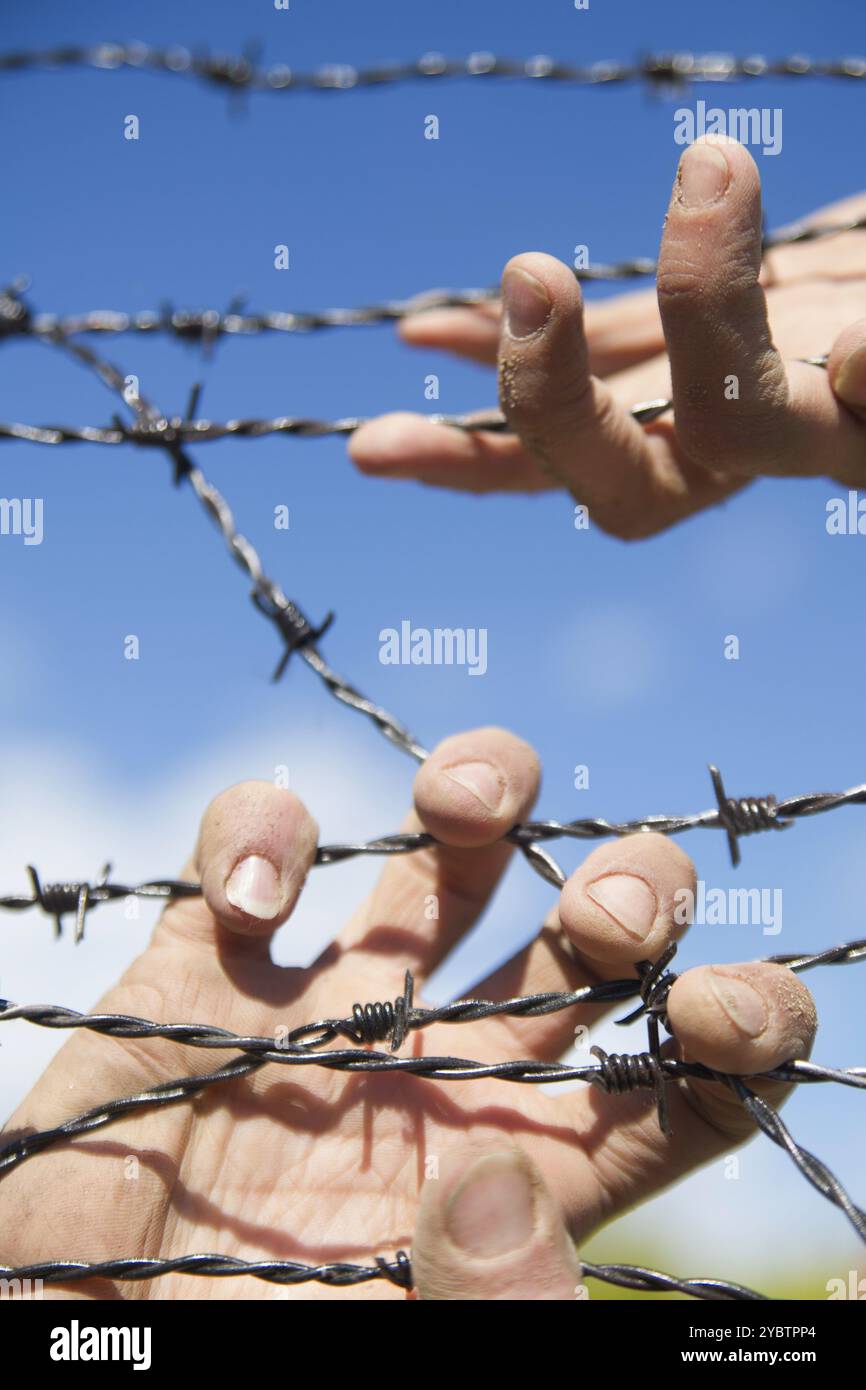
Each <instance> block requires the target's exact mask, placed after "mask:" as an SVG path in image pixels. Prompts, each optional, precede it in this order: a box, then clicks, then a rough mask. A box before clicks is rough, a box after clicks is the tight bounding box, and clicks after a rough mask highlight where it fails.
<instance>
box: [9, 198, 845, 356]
mask: <svg viewBox="0 0 866 1390" xmlns="http://www.w3.org/2000/svg"><path fill="white" fill-rule="evenodd" d="M864 230H866V217H856V218H851V219H850V220H848V221H846V222H828V223H808V222H802V223H794V224H792V225H791V226H789V227H786V228H783V229H781V230H780V231H778V232H774V233H772V234H770V235H769V236H765V237H764V240H763V243H762V245H763V250H764V252H765V253H766V252H768V251H773V250H777V249H778V248H779V247H782V246H797V245H802V244H804V243H806V242H813V241H818V240H820V239H824V238H827V237H837V236H842V235H845V234H847V233H850V232H859V231H864ZM657 270H658V262H657V261H655V260H653V259H651V258H650V257H646V256H638V257H633V258H631V259H629V260H623V261H618V262H615V263H613V264H605V263H599V264H597V265H588V266H582V267H575V268H574V276H575V279H576V280H579V281H584V282H601V281H608V280H610V281H619V280H631V279H641V278H645V277H646V276H650V275H655V273H656V271H657ZM26 288H27V282H26V280H25V279H20V280H18V281H16V282H15V283H14V285H13V287H12V290H11V291H6V292H4V293H2V294H0V340H2V339H3V338H10V337H18V338H28V337H32V338H40V337H58V336H59V337H63V338H71V337H76V336H79V335H81V334H86V333H100V334H109V333H114V334H118V333H144V334H151V335H153V334H158V333H167V334H171V335H172V336H174V337H176V338H178V339H180V340H181V341H182V342H187V343H193V344H197V345H201V346H204V347H210V346H212V345H213V344H214V343H215V342H216V341H217V340H218V339H220V338H223V337H239V338H250V337H255V336H257V335H260V334H263V333H301V334H303V333H311V332H316V331H318V330H321V329H326V328H356V327H369V326H372V325H377V324H382V323H394V322H399V321H400V320H401V319H404V318H408V317H410V316H411V315H415V314H422V313H428V312H430V311H431V310H434V309H456V308H477V307H478V305H480V304H489V303H491V302H493V301H495V300H497V299H498V298H499V295H500V287H499V285H492V286H489V287H488V288H486V289H464V290H426V291H422V292H421V293H419V294H416V295H413V296H411V297H410V298H408V299H392V300H386V301H385V302H384V303H381V304H368V305H362V306H360V307H356V308H344V309H317V310H300V311H291V310H281V309H269V310H266V311H264V312H261V313H243V312H241V307H242V304H243V300H242V299H241V298H240V297H239V296H236V297H235V299H234V300H233V302H232V305H231V307H230V308H229V309H227V310H225V311H221V310H219V309H197V310H191V309H172V308H170V307H168V306H166V307H163V308H162V309H161V310H159V311H155V310H151V309H142V310H139V311H138V312H136V313H125V312H123V311H122V310H117V309H91V310H88V311H86V312H85V313H81V314H50V313H39V314H32V313H30V312H29V311H28V310H27V308H26V306H24V304H23V301H22V300H21V297H20V296H21V293H22V292H23V290H24V289H26Z"/></svg>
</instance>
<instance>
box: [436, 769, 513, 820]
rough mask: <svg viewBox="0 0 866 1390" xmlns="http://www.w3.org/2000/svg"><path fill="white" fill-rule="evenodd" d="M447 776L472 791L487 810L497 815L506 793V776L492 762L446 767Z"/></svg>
mask: <svg viewBox="0 0 866 1390" xmlns="http://www.w3.org/2000/svg"><path fill="white" fill-rule="evenodd" d="M445 776H446V777H450V778H451V781H452V782H456V783H457V785H458V786H460V787H463V788H464V789H465V790H466V791H468V792H471V793H472V795H473V796H474V797H476V799H477V800H478V801H480V802H481V805H482V806H483V807H484V808H485V810H487V811H490V812H491V814H493V815H495V814H496V812H497V811H498V810H499V807H500V806H501V805H502V798H503V796H504V795H505V778H504V777H503V775H502V773H501V772H500V771H499V769H498V768H495V767H493V765H492V764H491V763H459V764H458V765H457V767H448V768H446V769H445Z"/></svg>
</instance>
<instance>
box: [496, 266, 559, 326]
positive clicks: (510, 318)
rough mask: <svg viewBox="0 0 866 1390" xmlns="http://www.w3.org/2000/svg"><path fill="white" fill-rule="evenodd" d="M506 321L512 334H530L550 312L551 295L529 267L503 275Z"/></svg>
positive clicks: (542, 323) (541, 324)
mask: <svg viewBox="0 0 866 1390" xmlns="http://www.w3.org/2000/svg"><path fill="white" fill-rule="evenodd" d="M502 300H503V303H504V305H505V321H506V324H507V326H508V332H509V334H510V335H511V337H512V338H529V337H530V336H531V335H532V334H533V333H537V332H538V330H539V328H543V327H544V325H545V323H546V322H547V316H548V314H549V313H550V297H549V295H548V293H547V290H546V289H545V287H544V285H542V283H541V281H540V280H536V278H535V276H534V275H530V274H529V273H528V271H525V270H518V269H517V268H516V267H515V268H514V269H513V270H508V271H506V273H505V275H504V276H503V279H502Z"/></svg>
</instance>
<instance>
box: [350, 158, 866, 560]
mask: <svg viewBox="0 0 866 1390" xmlns="http://www.w3.org/2000/svg"><path fill="white" fill-rule="evenodd" d="M864 213H866V195H863V194H859V195H857V196H856V197H853V198H850V199H847V200H846V201H844V202H841V203H837V204H835V205H833V206H831V207H827V208H823V209H821V210H820V211H819V212H817V213H815V214H814V216H812V217H810V218H809V219H806V220H808V221H809V222H810V223H815V224H819V223H823V224H832V223H840V222H841V223H846V222H848V221H851V220H854V219H855V218H858V217H862V216H863V215H864ZM761 242H762V216H761V188H760V178H759V175H758V170H757V168H756V166H755V163H754V161H753V159H752V157H751V155H750V154H749V153H748V152H747V150H746V149H745V148H744V147H743V146H741V145H739V144H738V143H737V142H736V141H734V140H728V139H725V138H724V137H713V136H710V137H706V138H705V139H703V140H700V141H698V142H696V143H695V144H694V145H692V146H690V147H689V148H688V149H687V150H686V151H685V153H684V154H683V156H682V159H681V161H680V167H679V170H678V173H677V178H676V181H675V183H674V188H673V194H672V197H671V202H670V207H669V211H668V216H667V220H666V223H665V229H664V234H663V237H662V244H661V252H660V256H659V264H658V277H657V295H656V293H655V292H654V291H646V292H640V293H634V294H626V295H621V296H618V297H616V298H613V299H609V300H606V301H601V302H599V303H594V304H590V305H588V306H586V308H585V309H584V306H583V302H582V296H581V292H580V287H579V285H578V283H577V281H576V280H575V278H574V275H573V273H572V271H571V270H570V269H569V268H568V267H567V266H566V265H564V264H563V263H562V262H561V261H558V260H556V259H555V258H554V257H552V256H548V255H542V254H541V253H528V254H525V255H520V256H515V257H514V258H513V259H512V260H511V261H509V263H508V265H507V266H506V268H505V273H504V276H503V294H504V298H505V304H506V311H507V312H506V313H505V315H504V316H503V314H502V310H501V305H500V304H498V303H488V304H483V305H480V306H478V307H477V308H458V309H436V310H430V311H427V312H423V313H418V314H415V315H413V316H412V317H409V318H407V319H405V320H404V321H403V322H402V323H401V325H400V332H401V335H402V337H403V338H404V339H405V340H406V341H407V342H409V343H413V344H415V345H416V346H419V347H428V348H429V347H432V348H441V349H445V350H448V351H450V352H453V353H456V354H457V355H459V356H464V357H468V358H470V359H472V360H475V361H477V362H482V363H489V364H493V363H497V362H498V368H499V389H500V401H501V405H502V409H503V412H504V414H505V417H506V420H507V423H508V427H509V430H510V431H512V432H513V433H510V434H494V433H490V432H487V433H485V432H483V431H481V432H471V433H467V432H464V431H461V430H458V429H453V428H446V427H444V426H442V425H438V424H434V423H433V422H431V421H430V420H425V418H424V417H423V416H414V415H409V414H405V413H400V414H393V415H386V416H383V417H380V418H378V419H376V420H373V421H370V422H369V423H367V424H366V425H364V426H362V427H361V428H360V429H359V430H358V431H357V432H356V434H355V435H354V437H353V439H352V441H351V444H350V452H351V455H352V457H353V459H354V460H355V462H356V464H357V465H358V467H359V468H360V469H361V470H362V471H363V472H365V473H368V474H371V475H374V476H377V477H400V478H416V479H418V480H420V481H422V482H426V483H431V484H435V485H438V486H444V487H453V488H457V489H459V490H465V491H469V492H494V491H518V492H537V491H541V490H543V489H548V488H553V487H564V488H566V489H567V490H568V491H569V492H570V493H571V494H572V496H573V497H574V498H575V499H576V501H578V502H580V503H582V504H584V505H585V506H587V507H588V509H589V515H590V518H591V520H592V522H594V523H595V524H597V525H598V526H600V527H601V529H602V530H604V531H608V532H610V533H611V534H613V535H615V536H619V537H622V538H623V539H635V538H639V537H644V536H648V535H652V534H654V533H655V532H658V531H661V530H664V529H665V528H667V527H668V526H671V525H673V524H674V523H675V522H677V521H680V520H682V519H683V518H684V517H687V516H689V515H691V514H692V513H694V512H698V511H701V510H702V509H703V508H704V507H708V506H711V505H712V504H714V503H717V502H719V501H721V500H723V499H724V498H726V497H727V496H729V495H730V494H732V493H734V492H736V491H738V490H739V489H740V488H742V487H744V486H745V485H746V484H747V483H748V482H749V481H750V480H752V479H753V478H755V477H757V476H759V475H763V474H766V475H783V476H807V475H821V474H825V475H827V476H829V477H832V478H833V479H835V480H836V481H837V482H840V483H842V484H844V485H846V486H851V487H857V486H862V485H863V484H864V482H866V317H864V315H866V242H864V235H863V233H862V232H851V233H846V234H843V235H840V236H838V237H832V238H829V239H827V240H823V241H821V240H819V241H815V242H811V243H802V244H800V245H792V246H787V247H785V246H783V247H779V248H778V249H774V250H772V251H769V252H768V253H767V254H766V255H765V256H763V260H762V247H761ZM858 316H859V317H858ZM827 351H829V352H830V359H829V362H828V370H827V371H826V372H825V371H823V370H822V369H821V368H820V367H815V366H812V365H808V364H807V363H805V362H803V361H798V360H797V359H798V358H810V357H815V356H820V355H821V354H823V353H825V352H827ZM732 378H736V382H737V385H736V387H734V386H733V385H732V384H731V382H732ZM734 390H736V391H737V392H738V395H737V397H736V398H733V397H732V392H733V391H734ZM729 397H732V398H729ZM659 398H662V399H667V398H672V399H673V404H674V412H673V417H671V416H670V415H667V416H662V417H661V418H659V419H658V420H657V421H655V422H654V423H652V424H650V425H644V426H641V425H639V424H637V423H636V421H635V420H633V419H632V418H631V416H630V415H629V414H628V408H629V407H630V406H632V405H635V404H637V403H638V402H642V401H648V400H655V399H659Z"/></svg>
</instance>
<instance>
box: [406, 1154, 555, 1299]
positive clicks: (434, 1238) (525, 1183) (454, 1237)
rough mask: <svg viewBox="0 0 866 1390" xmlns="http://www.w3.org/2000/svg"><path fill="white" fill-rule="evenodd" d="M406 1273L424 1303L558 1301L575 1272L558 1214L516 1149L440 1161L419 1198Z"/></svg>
mask: <svg viewBox="0 0 866 1390" xmlns="http://www.w3.org/2000/svg"><path fill="white" fill-rule="evenodd" d="M412 1267H413V1269H414V1272H415V1285H416V1288H417V1290H418V1294H419V1296H420V1297H421V1298H422V1299H425V1300H432V1299H435V1300H439V1301H447V1302H453V1301H457V1300H465V1301H468V1302H477V1301H481V1300H490V1301H499V1300H503V1299H513V1300H521V1301H523V1300H525V1301H527V1302H533V1301H539V1302H540V1301H542V1300H563V1301H564V1300H566V1299H574V1298H575V1297H580V1296H581V1290H582V1284H581V1279H582V1272H581V1268H580V1262H579V1260H578V1258H577V1254H576V1253H575V1249H574V1246H573V1244H572V1242H571V1239H570V1238H569V1236H568V1233H567V1231H566V1229H565V1223H564V1221H563V1219H562V1213H561V1212H560V1210H559V1207H558V1206H557V1204H556V1203H555V1201H554V1199H553V1198H552V1197H551V1195H550V1193H549V1192H548V1190H547V1188H546V1187H545V1185H544V1182H543V1181H542V1178H541V1176H540V1174H539V1173H538V1171H537V1170H536V1168H535V1167H534V1166H533V1165H532V1164H531V1163H530V1161H529V1159H528V1158H527V1157H526V1155H525V1154H523V1153H522V1152H521V1151H520V1150H519V1149H507V1150H503V1151H502V1152H498V1153H487V1154H484V1155H482V1156H480V1157H479V1156H478V1153H477V1152H472V1151H470V1152H468V1153H466V1154H463V1155H460V1156H459V1157H457V1158H453V1157H452V1159H451V1160H450V1161H449V1162H448V1170H447V1172H446V1173H445V1174H444V1175H442V1176H440V1177H439V1178H438V1179H435V1180H428V1181H427V1182H426V1183H425V1186H424V1189H423V1191H422V1193H421V1202H420V1205H419V1209H418V1218H417V1223H416V1228H415V1239H414V1242H413V1245H412Z"/></svg>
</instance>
